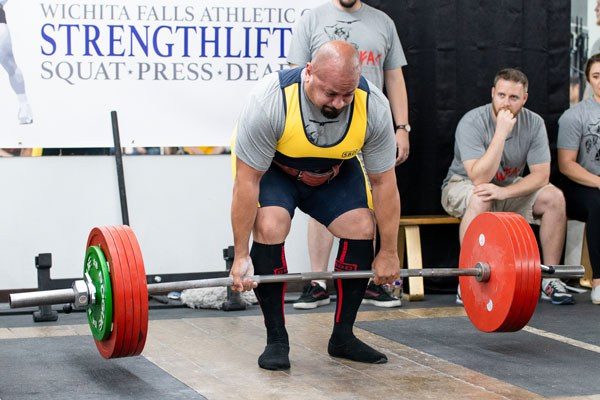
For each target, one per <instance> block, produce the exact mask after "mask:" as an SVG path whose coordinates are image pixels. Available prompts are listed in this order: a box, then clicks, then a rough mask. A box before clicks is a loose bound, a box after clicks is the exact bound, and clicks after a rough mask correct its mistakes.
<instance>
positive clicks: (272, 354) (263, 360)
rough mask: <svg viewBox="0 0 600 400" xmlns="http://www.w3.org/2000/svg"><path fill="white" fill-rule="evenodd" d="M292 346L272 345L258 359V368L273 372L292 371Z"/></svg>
mask: <svg viewBox="0 0 600 400" xmlns="http://www.w3.org/2000/svg"><path fill="white" fill-rule="evenodd" d="M289 354H290V346H289V345H288V344H285V343H271V344H268V345H267V346H266V347H265V351H263V353H262V354H261V355H260V357H258V366H259V367H261V368H264V369H268V370H271V371H281V370H284V369H290V358H289Z"/></svg>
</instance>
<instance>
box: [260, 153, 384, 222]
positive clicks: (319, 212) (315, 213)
mask: <svg viewBox="0 0 600 400" xmlns="http://www.w3.org/2000/svg"><path fill="white" fill-rule="evenodd" d="M258 202H259V206H260V207H269V206H278V207H283V208H285V209H286V210H287V211H288V213H289V214H290V218H293V217H294V211H295V209H296V207H298V208H299V209H300V210H302V211H304V212H305V213H306V214H308V215H310V216H311V217H313V218H314V219H316V220H317V221H319V222H320V223H321V224H323V225H325V226H329V224H331V223H332V222H333V220H335V219H336V218H337V217H339V216H340V215H342V214H344V213H345V212H347V211H350V210H354V209H357V208H370V209H372V208H373V207H372V205H373V201H372V198H371V191H370V190H369V187H368V179H367V177H366V175H365V173H364V171H363V168H362V165H361V164H360V162H359V160H358V159H357V158H356V157H354V158H352V159H349V160H345V161H344V162H343V163H342V165H341V167H340V172H339V174H338V175H337V176H336V177H335V178H333V179H332V180H331V181H329V182H327V183H324V184H323V185H320V186H316V187H312V186H308V185H305V184H304V183H302V182H300V181H298V180H297V179H295V178H294V177H293V176H291V175H289V174H286V173H285V172H283V171H282V170H281V169H279V167H277V166H276V165H273V164H272V165H271V167H270V168H269V169H268V170H267V172H265V174H264V175H263V177H262V179H261V181H260V194H259V199H258Z"/></svg>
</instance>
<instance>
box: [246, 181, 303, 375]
mask: <svg viewBox="0 0 600 400" xmlns="http://www.w3.org/2000/svg"><path fill="white" fill-rule="evenodd" d="M295 196H296V191H295V187H294V184H293V182H291V181H290V179H289V178H288V177H287V176H285V175H283V174H282V173H281V172H280V171H277V170H273V169H270V170H268V171H267V172H266V173H265V174H264V175H263V177H262V179H261V181H260V194H259V205H260V207H259V209H258V211H257V215H256V220H255V221H254V228H253V231H252V238H253V240H254V241H253V243H252V248H251V249H250V257H251V259H252V264H253V266H254V272H255V274H257V275H274V274H287V272H288V271H287V264H286V260H285V252H284V241H285V238H286V237H287V235H288V233H289V231H290V226H291V220H292V217H293V215H294V209H295ZM285 289H286V283H266V284H260V285H258V287H256V289H254V293H255V294H256V298H257V299H258V302H259V304H260V309H261V311H262V313H263V316H264V322H265V328H266V330H267V345H266V347H265V350H264V352H263V353H262V354H261V356H260V357H259V358H258V365H259V366H260V367H261V368H265V369H270V370H281V369H288V368H289V367H290V361H289V351H290V348H289V341H288V334H287V331H286V329H285V314H284V297H285Z"/></svg>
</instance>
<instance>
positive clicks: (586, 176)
mask: <svg viewBox="0 0 600 400" xmlns="http://www.w3.org/2000/svg"><path fill="white" fill-rule="evenodd" d="M559 166H560V172H561V173H562V174H563V175H565V176H566V177H567V178H569V179H570V180H572V181H574V182H577V183H579V184H580V185H584V186H589V187H596V188H600V176H598V175H594V174H592V173H591V172H589V171H588V170H586V169H585V168H583V167H582V166H581V165H580V164H579V163H577V162H575V161H570V162H566V163H559Z"/></svg>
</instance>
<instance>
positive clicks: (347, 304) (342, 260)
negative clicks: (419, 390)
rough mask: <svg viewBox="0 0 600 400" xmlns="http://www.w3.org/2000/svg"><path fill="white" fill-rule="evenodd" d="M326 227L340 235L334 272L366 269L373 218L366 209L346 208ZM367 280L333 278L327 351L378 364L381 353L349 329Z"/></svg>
mask: <svg viewBox="0 0 600 400" xmlns="http://www.w3.org/2000/svg"><path fill="white" fill-rule="evenodd" d="M329 229H330V230H331V232H332V233H333V234H334V235H335V236H338V237H340V244H339V248H338V254H337V257H336V260H335V270H336V271H368V270H371V268H372V267H371V264H372V263H373V259H374V257H375V255H374V249H373V233H374V226H373V219H372V216H371V212H370V211H369V210H368V209H364V208H363V209H356V210H352V211H348V212H346V213H344V214H343V215H341V216H339V217H338V218H336V219H335V220H334V221H333V222H332V223H331V225H329ZM368 281H369V280H368V279H336V280H335V282H334V283H335V289H336V292H337V303H336V309H335V318H334V325H333V332H332V334H331V338H330V340H329V345H328V347H327V350H328V352H329V354H330V355H331V356H333V357H341V358H347V359H349V360H353V361H359V362H365V363H372V364H381V363H385V362H387V357H386V356H385V354H383V353H381V352H379V351H377V350H375V349H373V348H371V347H370V346H368V345H367V344H365V343H363V342H362V341H360V340H359V339H358V338H356V337H355V336H354V334H353V332H352V328H353V326H354V322H355V320H356V314H357V313H358V308H359V307H360V304H361V302H362V299H363V297H364V294H365V290H366V288H367V283H368Z"/></svg>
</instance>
